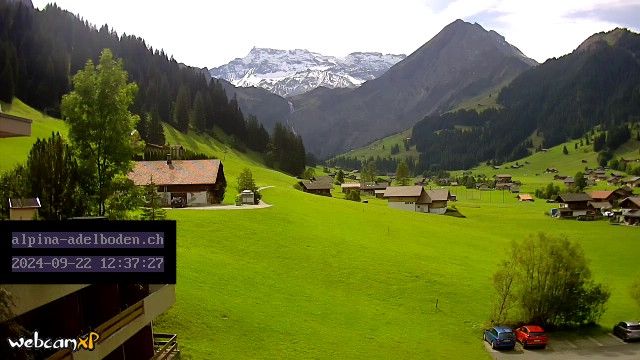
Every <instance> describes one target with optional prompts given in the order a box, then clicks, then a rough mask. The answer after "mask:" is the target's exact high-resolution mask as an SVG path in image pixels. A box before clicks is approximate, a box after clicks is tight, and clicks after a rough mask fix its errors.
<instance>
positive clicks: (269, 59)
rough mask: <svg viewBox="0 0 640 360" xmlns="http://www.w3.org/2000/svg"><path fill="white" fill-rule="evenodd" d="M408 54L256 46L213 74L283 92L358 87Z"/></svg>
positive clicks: (212, 70) (243, 85)
mask: <svg viewBox="0 0 640 360" xmlns="http://www.w3.org/2000/svg"><path fill="white" fill-rule="evenodd" d="M405 57H406V56H405V55H392V54H381V53H375V52H356V53H352V54H349V55H347V56H345V57H342V58H340V57H334V56H326V55H322V54H318V53H314V52H311V51H308V50H301V49H296V50H275V49H266V48H253V49H251V51H250V52H249V54H247V56H245V57H244V58H237V59H234V60H232V61H231V62H229V63H228V64H225V65H222V66H220V67H217V68H213V69H211V70H210V72H211V76H213V77H215V78H221V79H225V80H227V81H229V82H231V83H232V84H234V85H235V86H241V87H251V86H256V87H261V88H264V89H266V90H269V91H271V92H272V93H274V94H278V95H280V96H293V95H298V94H302V93H305V92H307V91H309V90H313V89H315V88H317V87H320V86H324V87H328V88H338V87H340V88H344V87H357V86H359V85H360V84H362V83H363V82H365V81H367V80H372V79H375V78H377V77H378V76H380V75H382V74H383V73H384V72H385V71H387V70H388V69H389V68H390V67H391V66H393V65H394V64H396V63H397V62H399V61H400V60H402V59H404V58H405Z"/></svg>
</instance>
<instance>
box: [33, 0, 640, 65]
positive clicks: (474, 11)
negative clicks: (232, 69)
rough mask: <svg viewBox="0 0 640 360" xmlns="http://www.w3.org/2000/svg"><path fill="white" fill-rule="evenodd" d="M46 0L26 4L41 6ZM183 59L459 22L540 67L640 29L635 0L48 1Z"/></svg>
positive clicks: (378, 44)
mask: <svg viewBox="0 0 640 360" xmlns="http://www.w3.org/2000/svg"><path fill="white" fill-rule="evenodd" d="M48 2H51V0H33V3H34V5H35V6H36V7H38V8H42V7H44V6H45V5H46V4H47V3H48ZM56 2H57V4H58V5H59V6H60V7H62V8H63V9H67V10H69V11H71V12H72V13H75V14H80V15H81V16H82V17H83V18H84V19H86V20H88V21H89V22H91V23H93V24H96V25H98V26H100V25H102V24H105V23H107V24H109V26H110V27H111V28H113V29H115V31H117V32H118V33H120V34H121V33H123V32H126V33H127V34H134V35H137V36H140V37H143V38H144V39H145V40H146V41H147V43H148V44H150V45H151V46H153V47H154V48H162V49H164V50H165V51H166V52H167V53H169V54H172V55H174V57H175V58H176V59H177V60H178V61H181V62H184V63H186V64H188V65H192V66H199V67H205V66H206V67H215V66H219V65H222V64H224V63H226V62H228V61H230V60H232V59H233V58H236V57H243V56H244V55H246V54H247V53H248V52H249V50H250V49H251V48H252V47H254V46H257V47H271V48H277V49H294V48H304V49H309V50H311V51H316V52H320V53H323V54H326V55H336V56H342V55H346V54H348V53H350V52H354V51H379V52H384V53H396V54H397V53H404V54H410V53H411V52H413V51H414V50H416V49H417V48H418V47H420V46H421V45H422V44H424V43H425V42H427V41H428V40H429V39H431V38H432V37H433V36H434V35H435V34H436V33H437V32H438V31H440V30H441V29H442V28H443V27H444V26H445V25H447V24H449V23H451V22H452V21H454V20H456V19H458V18H460V19H463V20H466V21H469V22H478V23H479V24H480V25H482V26H483V27H484V28H485V29H487V30H495V31H497V32H498V33H500V34H501V35H503V36H504V37H505V38H506V40H507V41H508V42H510V43H512V44H513V45H515V46H516V47H518V48H519V49H520V50H521V51H522V52H524V53H525V55H527V56H529V57H532V58H534V59H535V60H537V61H539V62H543V61H544V60H546V59H548V58H550V57H558V56H562V55H564V54H566V53H569V52H571V51H572V50H573V49H575V48H576V47H577V46H578V45H579V44H580V43H581V42H582V41H583V40H585V39H586V38H587V37H589V36H590V35H592V34H593V33H596V32H600V31H608V30H611V29H613V28H615V27H627V28H629V29H631V30H633V31H636V32H638V31H640V0H625V1H620V0H613V1H611V0H609V1H606V0H583V1H577V0H554V1H550V0H540V1H535V2H532V1H510V0H475V1H468V0H458V1H442V0H395V1H388V0H322V1H311V0H308V1H302V0H235V1H218V0H214V1H190V0H182V1H175V0H174V1H167V0H156V1H151V0H126V1H125V0H110V1H86V0H56Z"/></svg>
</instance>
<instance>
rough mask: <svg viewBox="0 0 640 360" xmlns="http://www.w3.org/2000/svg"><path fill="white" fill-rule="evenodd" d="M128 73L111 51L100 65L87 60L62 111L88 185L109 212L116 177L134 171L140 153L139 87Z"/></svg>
mask: <svg viewBox="0 0 640 360" xmlns="http://www.w3.org/2000/svg"><path fill="white" fill-rule="evenodd" d="M127 76H128V75H127V72H126V71H124V70H123V64H122V60H120V59H115V58H114V57H113V54H112V53H111V51H110V50H108V49H105V50H103V51H102V54H101V55H100V62H99V64H98V65H97V66H94V64H93V62H92V61H91V60H89V61H87V64H86V66H85V67H84V69H83V70H80V71H79V72H78V73H77V74H76V75H75V76H74V77H73V91H72V92H70V93H69V94H66V95H64V96H63V98H62V114H63V117H64V119H65V120H66V121H67V122H68V123H69V136H70V138H71V143H72V145H73V148H74V150H75V151H76V152H77V155H78V156H77V158H78V162H79V165H80V167H81V170H82V171H83V180H85V186H84V188H85V191H87V192H88V193H89V194H91V195H93V196H94V198H95V202H96V204H97V208H98V215H104V214H105V201H106V199H107V198H108V197H109V195H110V194H111V191H112V190H111V185H112V182H113V179H114V178H115V177H116V176H117V175H118V174H126V173H127V172H128V171H129V170H130V167H131V158H132V156H133V153H134V149H133V144H131V141H130V134H131V132H132V131H133V129H134V128H135V125H136V123H137V122H138V121H139V117H138V116H137V115H133V114H132V113H131V112H130V111H129V107H130V106H131V105H132V104H133V101H134V98H135V95H136V93H137V91H138V87H137V86H136V84H135V83H130V82H128V81H127Z"/></svg>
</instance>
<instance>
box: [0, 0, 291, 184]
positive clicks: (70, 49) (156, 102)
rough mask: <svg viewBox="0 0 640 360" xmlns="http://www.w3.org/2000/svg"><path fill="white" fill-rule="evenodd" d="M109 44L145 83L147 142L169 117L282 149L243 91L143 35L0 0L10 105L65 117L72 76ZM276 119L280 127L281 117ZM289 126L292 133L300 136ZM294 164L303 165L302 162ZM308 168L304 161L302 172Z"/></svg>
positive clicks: (2, 73) (259, 147) (2, 61)
mask: <svg viewBox="0 0 640 360" xmlns="http://www.w3.org/2000/svg"><path fill="white" fill-rule="evenodd" d="M103 49H110V50H111V51H112V52H113V54H114V56H115V57H116V58H121V59H122V60H123V64H124V70H125V71H126V72H127V73H128V76H129V79H130V80H131V81H133V82H135V83H136V84H137V86H138V88H139V91H138V93H137V95H136V97H135V99H134V102H133V104H132V106H131V111H132V112H133V113H134V114H137V115H140V117H141V118H142V119H143V120H142V121H140V122H139V123H138V125H137V130H138V131H139V133H140V135H141V136H142V138H143V139H144V140H147V141H148V142H160V141H162V140H163V135H162V133H161V131H162V130H161V129H162V126H161V123H162V122H166V123H169V124H171V125H172V126H173V127H175V128H177V129H179V130H180V131H182V132H187V131H189V130H190V129H193V130H195V131H197V132H204V133H213V131H214V129H215V128H219V129H221V130H222V131H223V132H224V133H225V134H227V135H230V136H231V137H232V143H233V144H234V145H235V146H237V147H239V148H248V149H250V150H254V151H256V152H259V153H265V154H266V153H272V154H273V153H274V152H275V150H274V149H275V148H276V147H274V146H272V147H271V148H268V146H269V144H270V143H272V142H271V136H270V135H269V132H268V131H267V130H266V129H265V127H264V126H263V125H262V124H261V123H260V122H259V121H258V119H257V118H255V117H254V116H249V115H248V114H244V113H243V111H242V110H241V108H240V104H239V100H238V98H237V97H236V95H235V94H234V95H233V96H231V97H230V98H229V97H228V96H227V92H226V91H225V87H224V86H223V84H222V83H221V82H219V81H217V80H215V79H210V78H209V76H208V74H207V73H205V72H203V71H202V70H201V69H196V68H191V67H188V66H185V65H183V64H180V63H178V62H177V61H176V60H175V59H173V57H169V56H167V54H165V53H164V51H163V50H158V49H153V48H151V47H149V46H148V45H147V44H146V43H145V41H144V40H143V39H141V38H139V37H135V36H132V35H127V34H122V35H118V34H117V33H116V32H114V31H113V30H112V29H109V28H108V26H107V25H103V26H102V27H100V28H99V29H98V28H96V27H95V26H93V25H91V24H89V23H88V22H86V21H83V20H82V19H80V18H78V17H77V16H75V15H73V14H71V13H69V12H68V11H64V10H62V9H60V8H59V7H57V6H56V5H47V6H46V7H45V8H44V9H43V10H37V9H34V8H32V7H29V6H25V5H22V4H19V3H14V2H7V1H6V0H0V84H3V86H0V101H3V102H6V103H10V102H11V101H12V100H13V98H14V97H17V98H19V99H21V100H22V101H24V102H25V103H27V104H29V105H30V106H32V107H34V108H36V109H38V110H40V111H42V112H44V113H46V114H49V115H52V116H54V117H59V116H60V101H61V98H62V95H64V94H66V93H68V92H69V91H70V89H71V83H70V79H71V75H73V74H75V73H76V72H77V71H78V70H80V69H82V68H83V67H84V65H85V63H86V61H87V60H92V61H93V62H94V63H95V62H97V59H98V56H99V54H100V53H101V51H102V50H103ZM227 89H229V88H228V87H227ZM284 106H285V108H288V104H286V103H285V105H284ZM245 115H247V116H245ZM283 120H284V119H283ZM271 121H272V123H271V124H270V127H271V128H273V127H275V122H276V120H275V119H273V118H272V119H271ZM285 129H286V131H287V132H288V135H287V137H292V138H298V137H297V136H296V135H295V134H293V133H292V132H291V131H290V130H289V129H288V128H285ZM296 141H298V140H296ZM300 142H301V141H300ZM296 149H298V150H300V151H301V152H302V153H301V154H299V156H298V155H295V156H293V157H292V158H304V150H302V147H297V148H296ZM290 165H291V164H290ZM288 168H289V169H296V171H298V170H299V169H300V168H301V166H300V165H299V164H297V165H291V166H288ZM303 170H304V164H303V165H302V169H301V170H300V171H299V172H300V173H301V172H302V171H303ZM295 175H298V174H295Z"/></svg>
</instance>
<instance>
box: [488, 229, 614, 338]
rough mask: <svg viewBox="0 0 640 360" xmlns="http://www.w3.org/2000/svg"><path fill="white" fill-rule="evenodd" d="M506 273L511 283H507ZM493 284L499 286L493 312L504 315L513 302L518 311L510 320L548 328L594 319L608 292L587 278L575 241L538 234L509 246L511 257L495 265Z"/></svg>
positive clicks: (581, 251)
mask: <svg viewBox="0 0 640 360" xmlns="http://www.w3.org/2000/svg"><path fill="white" fill-rule="evenodd" d="M511 276H513V282H512V284H510V285H509V286H507V285H508V283H509V281H508V280H509V278H510V277H511ZM494 285H496V287H497V289H498V292H497V296H496V301H495V302H494V314H498V315H497V316H500V315H504V311H502V312H501V311H500V309H504V308H505V306H503V305H502V304H506V305H507V306H506V308H508V307H509V306H510V305H513V306H515V307H516V308H517V309H518V311H519V313H518V314H517V315H516V317H510V320H513V321H515V322H531V323H537V324H544V325H550V326H576V325H583V324H587V323H593V322H596V321H597V320H598V319H599V318H600V316H601V315H602V314H603V312H604V306H605V304H606V302H607V300H608V299H609V295H610V294H609V291H608V290H607V289H606V288H605V287H604V286H603V285H601V284H596V283H595V282H594V281H593V280H592V279H591V271H590V270H589V267H588V266H587V260H586V258H585V256H584V252H583V250H582V247H581V246H580V245H579V244H578V243H574V242H570V241H569V240H568V239H566V238H564V237H555V236H549V235H545V234H543V233H540V234H538V235H536V236H530V237H528V238H526V239H525V240H524V241H522V242H520V243H516V242H514V243H513V244H512V247H511V254H510V257H509V259H508V260H506V261H504V262H503V263H502V264H501V265H500V269H499V270H498V272H497V273H496V275H495V278H494ZM505 299H506V300H507V301H505ZM496 309H498V310H497V311H496ZM500 320H502V321H504V318H503V319H500Z"/></svg>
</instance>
